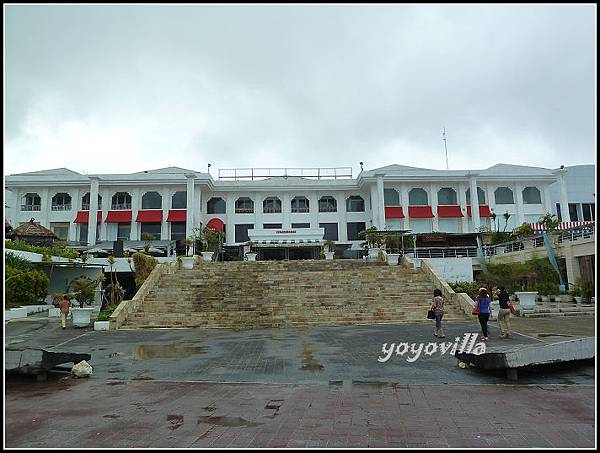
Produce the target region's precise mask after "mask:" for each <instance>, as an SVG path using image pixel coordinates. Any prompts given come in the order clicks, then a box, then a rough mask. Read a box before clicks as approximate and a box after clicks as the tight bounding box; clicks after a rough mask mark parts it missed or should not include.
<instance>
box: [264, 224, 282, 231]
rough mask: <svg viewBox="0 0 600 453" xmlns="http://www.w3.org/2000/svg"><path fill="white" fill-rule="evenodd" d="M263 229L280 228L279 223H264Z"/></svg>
mask: <svg viewBox="0 0 600 453" xmlns="http://www.w3.org/2000/svg"><path fill="white" fill-rule="evenodd" d="M263 230H281V223H265V224H263Z"/></svg>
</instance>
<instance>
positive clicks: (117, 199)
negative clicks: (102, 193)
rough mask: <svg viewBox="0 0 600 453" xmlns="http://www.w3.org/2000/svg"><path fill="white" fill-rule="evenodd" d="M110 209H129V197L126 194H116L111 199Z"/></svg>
mask: <svg viewBox="0 0 600 453" xmlns="http://www.w3.org/2000/svg"><path fill="white" fill-rule="evenodd" d="M110 209H113V210H119V209H131V195H129V194H128V193H127V192H117V193H116V194H114V195H113V197H112V202H111V207H110Z"/></svg>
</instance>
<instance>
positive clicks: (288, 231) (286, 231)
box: [275, 230, 296, 234]
mask: <svg viewBox="0 0 600 453" xmlns="http://www.w3.org/2000/svg"><path fill="white" fill-rule="evenodd" d="M275 233H276V234H290V233H292V234H296V230H277V231H275Z"/></svg>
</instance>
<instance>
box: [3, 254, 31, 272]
mask: <svg viewBox="0 0 600 453" xmlns="http://www.w3.org/2000/svg"><path fill="white" fill-rule="evenodd" d="M4 265H5V266H7V267H12V268H15V269H19V270H22V271H31V270H33V269H35V266H34V265H33V263H32V262H31V261H29V260H26V259H25V258H21V257H19V256H17V255H15V254H14V253H10V252H7V253H6V254H5V255H4Z"/></svg>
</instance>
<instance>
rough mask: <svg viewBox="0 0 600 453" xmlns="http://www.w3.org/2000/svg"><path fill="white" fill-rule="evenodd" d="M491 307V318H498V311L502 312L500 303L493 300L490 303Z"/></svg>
mask: <svg viewBox="0 0 600 453" xmlns="http://www.w3.org/2000/svg"><path fill="white" fill-rule="evenodd" d="M490 309H491V310H492V311H491V313H490V319H493V320H496V319H498V313H499V312H500V304H499V303H496V302H492V303H491V304H490Z"/></svg>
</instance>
